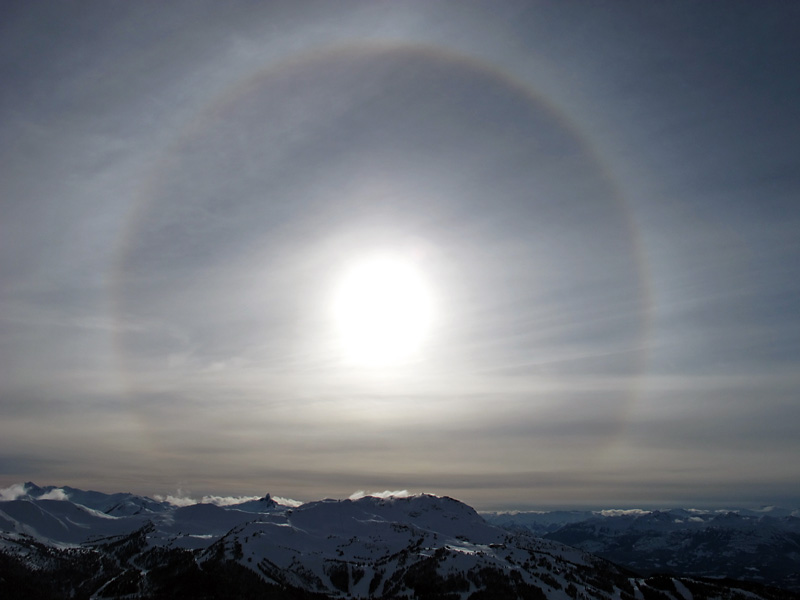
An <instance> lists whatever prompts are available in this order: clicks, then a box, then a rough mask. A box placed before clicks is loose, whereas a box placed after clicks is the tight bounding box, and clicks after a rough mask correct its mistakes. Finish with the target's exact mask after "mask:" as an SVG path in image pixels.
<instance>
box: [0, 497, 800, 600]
mask: <svg viewBox="0 0 800 600" xmlns="http://www.w3.org/2000/svg"><path fill="white" fill-rule="evenodd" d="M19 492H20V493H18V494H15V495H14V497H13V499H7V500H5V501H2V502H0V598H4V599H16V598H66V597H71V598H123V597H125V598H277V599H283V598H292V599H301V598H302V599H319V600H324V599H331V598H376V599H389V598H392V599H400V598H419V599H437V600H455V599H459V600H462V599H463V600H467V599H469V600H484V599H492V600H505V599H535V600H704V599H706V598H725V599H730V600H734V599H739V598H741V599H742V600H745V599H748V600H758V599H759V598H760V599H764V600H777V599H780V598H797V597H798V596H797V594H795V593H793V592H792V591H789V590H779V589H775V588H769V587H764V586H761V585H758V584H756V583H748V582H742V581H733V580H721V579H716V580H715V579H710V578H708V577H700V576H694V575H692V576H685V575H680V576H679V575H675V574H672V575H649V576H642V575H638V574H635V573H634V572H632V571H630V570H628V569H626V568H624V567H619V566H617V565H615V564H613V563H612V562H610V561H608V560H606V559H604V558H600V557H597V556H595V555H593V554H591V553H589V552H586V551H584V550H581V549H578V548H574V547H571V546H568V545H566V544H564V543H562V542H560V541H557V540H555V539H543V538H542V537H538V536H537V535H534V534H533V533H531V532H530V531H528V530H527V529H526V526H524V525H519V524H518V525H517V526H516V528H513V527H514V524H513V523H511V522H508V521H504V522H503V524H504V527H500V526H498V525H496V524H492V523H491V521H497V520H503V519H508V518H509V516H508V515H507V516H502V515H498V514H493V515H487V519H484V518H483V517H481V515H479V514H478V513H477V512H476V511H475V510H474V509H472V508H471V507H469V506H467V505H466V504H463V503H461V502H458V501H457V500H453V499H452V498H447V497H437V496H431V495H418V496H412V497H407V498H406V497H403V498H401V497H390V498H376V497H370V496H367V497H364V498H360V499H357V500H321V501H318V502H309V503H307V504H303V505H302V506H286V505H283V504H280V503H278V502H276V501H275V500H273V499H272V498H271V497H270V496H269V495H266V496H264V497H263V498H261V499H258V500H248V501H246V502H241V503H238V504H232V505H227V506H217V505H215V504H194V505H189V506H175V505H173V504H170V503H168V502H164V501H158V500H153V499H150V498H146V497H142V496H136V495H133V494H103V493H100V492H87V491H82V490H77V489H73V488H68V487H63V488H58V487H52V486H51V487H38V486H35V485H33V484H25V485H24V487H21V488H20V490H19ZM520 514H522V513H520ZM539 514H541V513H539ZM650 514H651V515H655V513H650ZM661 514H662V513H659V515H661ZM664 514H665V513H664ZM670 515H671V513H670ZM671 516H672V515H671ZM518 518H519V520H520V522H523V521H525V519H524V518H522V517H518ZM543 518H544V517H543ZM592 518H594V517H590V518H588V519H585V520H583V521H572V522H569V523H562V526H561V527H559V528H557V529H555V530H554V531H552V532H548V533H547V535H548V536H550V537H552V536H553V535H555V534H558V533H559V532H563V531H568V528H569V527H577V526H579V525H582V524H583V525H585V526H586V527H587V528H588V529H586V531H587V532H589V531H594V534H592V535H595V537H599V538H602V535H605V531H606V530H607V531H608V532H611V531H616V530H619V531H623V530H626V528H624V527H622V526H621V525H620V526H619V527H617V529H616V530H615V529H614V527H615V526H612V527H610V528H606V529H603V527H602V526H599V525H598V527H597V528H595V529H591V527H592V526H593V525H592V524H591V523H590V522H591V520H592ZM612 518H615V517H602V519H603V520H605V519H612ZM738 518H742V517H741V516H740V517H738ZM790 518H794V517H790ZM653 519H655V522H661V521H665V519H664V517H662V516H658V515H656V516H654V517H653ZM728 520H733V519H731V518H728ZM511 521H513V519H511ZM723 521H724V519H723ZM542 522H543V521H542ZM726 522H727V521H726ZM609 523H622V522H621V521H619V522H618V521H609ZM555 524H556V523H552V525H555ZM548 526H549V525H548ZM508 527H512V529H509V528H508ZM667 529H668V527H665V528H662V529H658V528H656V529H654V530H655V531H659V532H666V531H667ZM745 529H746V528H745ZM650 530H651V529H648V528H642V529H641V531H650ZM575 531H578V530H575ZM726 531H728V530H726ZM737 531H739V529H737ZM601 532H603V533H602V535H601ZM665 534H666V533H665ZM575 535H576V540H577V541H578V542H579V543H580V542H582V540H583V538H581V536H580V535H578V534H575ZM587 535H588V533H587ZM659 539H660V538H659ZM717 550H720V551H723V552H724V549H721V548H719V547H718V546H714V547H713V548H712V547H711V546H709V547H708V553H709V554H713V552H716V551H717Z"/></svg>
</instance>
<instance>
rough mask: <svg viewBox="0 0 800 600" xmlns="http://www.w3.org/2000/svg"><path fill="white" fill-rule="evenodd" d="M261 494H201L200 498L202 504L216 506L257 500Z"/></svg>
mask: <svg viewBox="0 0 800 600" xmlns="http://www.w3.org/2000/svg"><path fill="white" fill-rule="evenodd" d="M259 498H261V496H203V499H202V500H200V502H202V503H203V504H216V505H217V506H231V505H232V504H241V503H242V502H249V501H250V500H258V499H259Z"/></svg>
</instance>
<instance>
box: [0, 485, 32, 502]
mask: <svg viewBox="0 0 800 600" xmlns="http://www.w3.org/2000/svg"><path fill="white" fill-rule="evenodd" d="M27 493H28V492H27V490H26V489H25V484H24V483H15V484H13V485H10V486H8V487H7V488H5V489H2V490H0V501H2V502H8V501H9V500H16V499H17V498H20V497H22V496H25V495H26V494H27Z"/></svg>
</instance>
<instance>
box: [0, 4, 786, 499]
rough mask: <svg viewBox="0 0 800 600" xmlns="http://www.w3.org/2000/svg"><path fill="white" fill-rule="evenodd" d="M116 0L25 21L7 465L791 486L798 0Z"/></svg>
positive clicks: (340, 478)
mask: <svg viewBox="0 0 800 600" xmlns="http://www.w3.org/2000/svg"><path fill="white" fill-rule="evenodd" d="M109 10H110V9H108V8H107V7H105V6H103V5H101V4H94V3H90V4H87V5H86V6H85V7H84V8H83V9H82V11H81V13H80V14H77V13H75V12H74V11H69V10H66V9H64V8H63V7H59V6H57V5H41V6H38V7H27V6H26V7H20V8H19V9H17V10H16V11H14V12H13V14H11V15H10V17H9V19H8V20H6V21H4V23H3V24H2V26H0V27H2V33H3V35H0V40H2V42H0V53H2V54H3V56H5V57H8V60H6V61H4V62H3V64H4V65H5V66H4V67H3V69H4V73H3V75H4V81H8V82H13V85H8V86H6V89H4V91H3V95H2V97H0V110H2V117H3V118H2V120H0V134H1V135H3V137H4V139H8V140H11V141H12V143H9V144H7V145H5V146H4V148H5V149H4V150H3V161H2V163H0V164H2V165H3V166H2V167H0V174H1V175H2V176H1V177H0V198H2V199H3V200H2V204H1V205H0V208H2V211H3V219H2V220H0V228H2V235H0V300H1V301H2V302H0V306H2V310H1V311H0V414H2V416H3V419H2V421H0V423H1V424H0V467H2V470H0V483H2V484H3V485H6V486H8V485H11V484H12V483H13V482H15V481H19V480H30V479H33V478H35V479H36V480H37V481H40V482H42V483H48V482H49V480H54V479H58V480H59V481H62V482H64V483H69V484H70V485H76V486H83V487H88V488H93V487H97V484H96V481H98V480H102V481H105V482H108V485H112V486H114V487H119V488H121V489H132V490H135V491H137V492H141V493H144V494H149V495H153V494H158V493H160V494H162V495H163V494H164V490H174V489H176V487H177V486H178V485H185V486H191V488H192V489H193V490H198V492H197V494H196V497H197V498H200V499H203V498H209V499H214V498H216V499H217V500H220V501H222V499H225V498H229V497H230V498H238V497H249V496H254V497H256V496H263V494H264V493H265V492H266V491H270V492H274V493H280V494H285V495H287V496H291V497H296V498H302V499H314V498H318V497H326V496H332V495H338V496H339V497H348V496H349V495H350V494H351V493H352V490H354V489H355V490H367V489H372V490H381V489H383V490H404V489H413V490H419V491H430V492H434V493H443V494H448V495H454V496H457V497H460V498H461V499H464V500H466V501H469V502H471V503H473V504H475V505H481V506H482V507H484V508H492V507H494V506H499V505H501V504H502V505H503V506H504V507H525V506H528V507H530V506H536V505H541V504H545V503H546V504H548V505H551V506H567V505H581V506H585V505H592V504H594V505H595V506H603V505H607V504H608V503H614V504H615V505H617V506H620V505H623V504H624V505H629V504H630V503H632V502H637V503H643V502H649V503H651V504H663V503H669V502H677V501H679V500H680V501H682V500H684V499H685V500H687V502H688V501H691V500H692V499H693V496H692V494H695V495H697V498H698V501H701V502H706V503H714V502H717V501H719V502H723V501H724V503H726V504H730V502H735V501H736V500H737V499H740V500H741V501H742V502H750V503H758V502H760V499H759V498H760V494H761V495H764V496H765V498H764V502H767V503H774V502H778V500H779V499H780V500H781V501H788V502H795V503H796V502H797V501H798V500H797V498H796V492H793V491H792V489H793V488H792V485H791V482H793V481H796V479H797V476H798V475H800V473H798V472H797V468H796V467H795V466H793V464H792V463H791V461H785V460H780V457H781V456H787V455H794V454H796V453H797V450H798V447H797V441H796V436H792V435H791V430H792V424H794V423H797V422H798V418H800V410H798V405H797V402H796V401H795V400H794V399H795V398H796V390H797V385H798V381H797V378H796V376H795V375H794V373H796V372H797V368H796V367H797V364H798V359H799V358H800V353H799V352H798V349H797V345H796V342H795V340H796V338H797V334H798V332H800V316H799V315H798V312H797V308H796V303H795V302H793V299H794V298H795V297H796V294H797V292H798V284H797V282H798V281H800V277H799V276H798V272H797V264H800V261H797V260H794V259H795V258H796V256H797V254H798V250H799V248H798V241H797V236H796V231H797V228H798V221H799V219H798V217H799V215H798V211H797V208H796V203H795V202H794V198H795V197H796V194H797V191H798V189H800V182H799V181H798V180H797V178H796V176H795V175H794V173H795V172H796V169H794V168H793V166H794V163H793V158H792V157H793V156H794V154H795V152H794V150H793V149H794V148H796V147H797V146H798V141H800V140H798V139H797V134H796V133H795V129H794V128H792V127H789V126H787V124H789V123H790V122H791V120H792V118H793V110H794V109H793V107H794V106H795V105H796V99H797V98H796V95H797V92H796V89H794V88H793V87H792V85H791V82H792V81H794V77H793V76H792V75H793V72H791V64H790V62H787V61H786V59H785V57H786V56H793V55H794V54H796V50H797V43H798V42H797V40H796V36H795V35H793V32H792V31H790V30H789V27H788V23H790V22H791V19H790V18H787V17H789V16H792V15H794V14H795V11H796V9H794V8H793V7H788V6H777V5H776V6H771V7H759V8H758V9H756V8H755V7H747V6H745V5H737V7H736V8H735V9H732V10H729V11H724V13H725V14H724V15H723V14H722V12H723V11H722V10H721V9H719V8H717V7H712V6H700V5H696V4H692V3H682V2H678V3H673V4H671V5H670V6H659V7H655V6H645V5H643V6H640V7H636V8H635V9H633V10H622V9H619V8H615V7H594V6H587V7H583V9H582V11H580V13H575V11H573V10H570V9H568V8H565V7H558V6H533V7H532V6H527V5H521V4H518V3H516V2H502V3H499V5H498V3H488V2H487V3H480V2H479V3H477V4H475V5H474V6H473V7H471V8H470V10H469V11H465V10H463V9H462V7H461V6H460V5H459V4H458V3H450V2H440V3H417V2H404V3H392V4H379V5H378V4H375V3H359V2H355V3H353V4H352V5H350V6H348V7H347V8H346V9H344V10H341V9H338V8H337V9H336V10H334V9H332V8H331V7H330V6H329V5H327V4H326V3H318V4H317V3H312V4H309V5H307V6H306V7H305V8H304V9H303V10H302V11H301V10H299V9H298V7H297V6H296V5H295V4H294V3H283V2H276V3H269V4H266V5H263V6H261V5H260V6H251V5H249V4H246V3H233V4H232V5H230V6H228V7H226V9H225V10H224V11H221V10H220V9H219V8H217V7H215V6H213V5H209V6H199V7H198V6H196V5H193V4H192V3H181V2H179V3H177V4H172V5H170V6H163V7H153V6H143V5H133V4H132V5H130V6H126V7H124V8H121V9H119V10H118V11H116V12H114V14H113V15H112V14H111V13H110V12H109ZM576 20H577V22H578V24H579V25H580V27H578V28H576ZM56 24H58V26H56ZM578 32H580V35H578ZM765 32H768V33H765ZM763 65H770V68H769V69H766V68H762V67H763ZM375 252H388V253H391V254H393V255H400V256H405V257H407V258H408V260H409V261H410V262H412V263H413V264H414V266H415V268H418V269H419V270H420V272H421V273H423V274H424V276H425V279H426V280H427V281H429V282H430V286H431V295H432V297H433V298H434V301H435V313H434V318H433V319H432V323H431V329H430V332H429V334H428V336H427V337H426V342H425V344H424V345H423V346H422V347H421V348H420V351H419V354H418V355H416V356H415V357H413V359H412V360H410V361H408V363H407V364H403V365H397V366H394V367H391V368H387V367H385V366H384V367H381V368H371V369H366V368H359V367H357V366H353V365H347V364H344V362H346V361H343V360H342V357H341V356H340V352H339V348H340V347H341V344H340V343H339V342H340V341H339V340H338V339H337V337H336V336H337V331H336V326H335V323H334V322H333V319H332V312H333V306H332V305H333V298H334V295H335V290H336V289H337V285H338V284H339V282H340V280H341V277H342V276H343V274H344V273H346V272H347V270H348V268H349V266H350V265H352V264H353V263H354V262H357V260H358V259H359V257H363V256H366V255H370V253H375ZM98 449H99V450H98ZM704 478H705V479H704ZM703 481H707V482H709V483H708V485H707V486H705V487H704V488H703V489H702V490H700V491H698V483H700V482H703ZM265 487H267V488H268V489H264V488H265ZM759 490H760V491H759ZM108 491H117V490H116V489H111V490H108ZM9 493H10V492H9ZM766 496H769V498H766ZM165 497H166V496H165ZM174 497H175V498H176V499H178V501H182V500H180V498H181V496H180V495H174ZM214 501H216V500H214Z"/></svg>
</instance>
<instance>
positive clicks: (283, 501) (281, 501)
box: [272, 496, 305, 508]
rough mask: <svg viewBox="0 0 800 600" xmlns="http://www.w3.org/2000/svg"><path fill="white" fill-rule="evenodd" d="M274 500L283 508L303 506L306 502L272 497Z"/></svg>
mask: <svg viewBox="0 0 800 600" xmlns="http://www.w3.org/2000/svg"><path fill="white" fill-rule="evenodd" d="M272 499H273V500H275V502H277V503H278V504H280V505H282V506H291V507H292V508H296V507H298V506H303V504H305V502H303V501H302V500H293V499H292V498H282V497H281V496H272Z"/></svg>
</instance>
